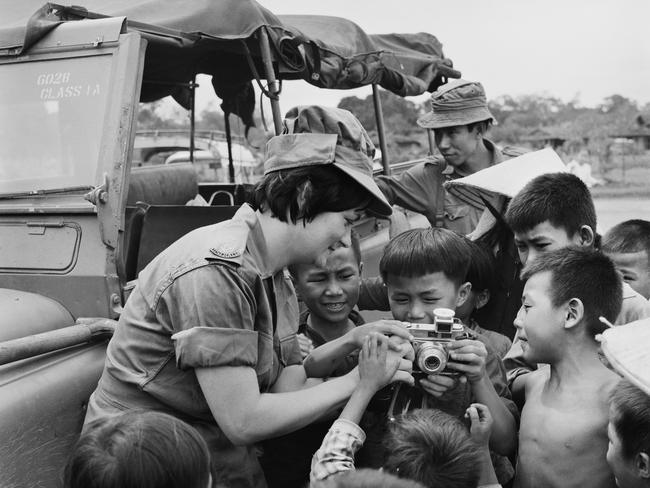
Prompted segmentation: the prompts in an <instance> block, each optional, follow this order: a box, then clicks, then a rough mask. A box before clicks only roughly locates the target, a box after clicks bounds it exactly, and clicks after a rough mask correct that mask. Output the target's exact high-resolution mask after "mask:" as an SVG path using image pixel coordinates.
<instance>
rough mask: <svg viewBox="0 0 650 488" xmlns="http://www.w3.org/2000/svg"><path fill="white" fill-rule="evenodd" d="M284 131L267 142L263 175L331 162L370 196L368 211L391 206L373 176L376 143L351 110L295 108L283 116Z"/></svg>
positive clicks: (380, 211)
mask: <svg viewBox="0 0 650 488" xmlns="http://www.w3.org/2000/svg"><path fill="white" fill-rule="evenodd" d="M283 125H284V128H283V132H282V134H281V135H279V136H275V137H272V138H271V139H270V140H269V141H268V143H267V144H266V162H265V163H264V174H268V173H272V172H274V171H279V170H284V169H291V168H301V167H305V166H311V165H314V166H316V165H327V164H331V165H333V166H334V167H336V168H338V169H339V170H341V171H343V172H344V173H345V174H347V175H348V176H349V177H350V178H352V179H353V180H354V181H356V182H357V183H358V184H359V185H361V186H362V187H363V188H365V189H366V190H367V191H368V193H369V194H370V196H371V199H370V204H369V206H368V210H369V211H370V212H373V213H375V214H377V215H381V216H388V215H390V214H391V213H392V207H391V206H390V204H389V203H388V200H386V197H385V196H384V194H383V193H382V192H381V190H380V189H379V187H378V186H377V184H376V183H375V181H374V179H373V176H372V157H373V156H374V154H375V146H374V144H373V143H372V141H371V140H370V137H369V136H368V133H367V132H366V130H365V129H364V128H363V126H362V125H361V122H359V120H358V119H357V118H356V117H355V116H354V115H352V113H351V112H349V111H347V110H344V109H340V108H333V107H322V106H318V105H309V106H300V107H295V108H293V109H291V110H289V112H287V115H286V117H285V120H284V122H283Z"/></svg>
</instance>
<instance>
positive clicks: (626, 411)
mask: <svg viewBox="0 0 650 488" xmlns="http://www.w3.org/2000/svg"><path fill="white" fill-rule="evenodd" d="M611 407H612V408H611V409H610V412H611V416H610V419H609V420H610V422H611V423H612V426H613V427H614V429H615V430H616V434H617V435H618V437H619V438H620V440H621V447H622V451H623V457H624V458H625V459H628V460H630V459H633V458H634V456H636V455H637V454H638V453H640V452H644V453H646V454H650V396H649V395H647V394H646V393H645V392H643V391H641V390H640V389H639V388H637V387H636V386H634V385H633V384H632V383H630V382H629V381H627V380H625V379H622V380H621V381H619V383H618V385H616V388H614V391H612V395H611Z"/></svg>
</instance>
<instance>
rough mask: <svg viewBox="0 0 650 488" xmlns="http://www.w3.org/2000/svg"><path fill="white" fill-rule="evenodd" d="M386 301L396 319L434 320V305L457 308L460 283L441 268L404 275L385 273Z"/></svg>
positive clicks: (428, 322)
mask: <svg viewBox="0 0 650 488" xmlns="http://www.w3.org/2000/svg"><path fill="white" fill-rule="evenodd" d="M386 286H387V287H388V301H389V303H390V311H391V312H392V314H393V318H395V320H401V321H403V322H414V323H419V324H432V323H433V309H435V308H440V307H444V308H450V309H451V310H456V306H457V302H458V299H459V287H458V286H457V285H456V284H455V283H454V282H453V281H451V280H450V279H449V278H447V276H446V275H445V274H444V273H443V272H442V271H438V272H436V273H429V274H425V275H422V276H415V277H406V276H395V275H388V276H387V277H386Z"/></svg>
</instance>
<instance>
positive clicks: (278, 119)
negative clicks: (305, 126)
mask: <svg viewBox="0 0 650 488" xmlns="http://www.w3.org/2000/svg"><path fill="white" fill-rule="evenodd" d="M259 40H260V52H261V54H262V61H263V62H264V71H265V74H266V80H267V81H268V86H269V88H268V90H269V95H270V97H269V98H270V99H271V112H272V113H273V127H274V129H275V135H279V134H280V132H282V113H281V112H280V98H279V94H280V86H279V82H278V80H277V78H276V77H275V70H274V69H273V58H272V56H271V45H270V43H269V33H268V32H267V30H266V27H263V28H261V29H260V30H259Z"/></svg>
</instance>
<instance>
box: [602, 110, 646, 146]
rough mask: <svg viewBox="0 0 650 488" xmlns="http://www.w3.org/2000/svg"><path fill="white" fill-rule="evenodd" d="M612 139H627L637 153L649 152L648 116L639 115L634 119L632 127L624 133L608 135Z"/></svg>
mask: <svg viewBox="0 0 650 488" xmlns="http://www.w3.org/2000/svg"><path fill="white" fill-rule="evenodd" d="M609 137H612V138H614V139H629V140H631V141H633V143H634V146H635V148H636V150H637V151H639V152H644V151H648V150H650V114H649V113H646V114H639V115H637V116H636V118H635V119H634V125H633V126H632V127H631V128H630V129H629V130H626V131H622V132H619V133H617V134H610V136H609Z"/></svg>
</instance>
